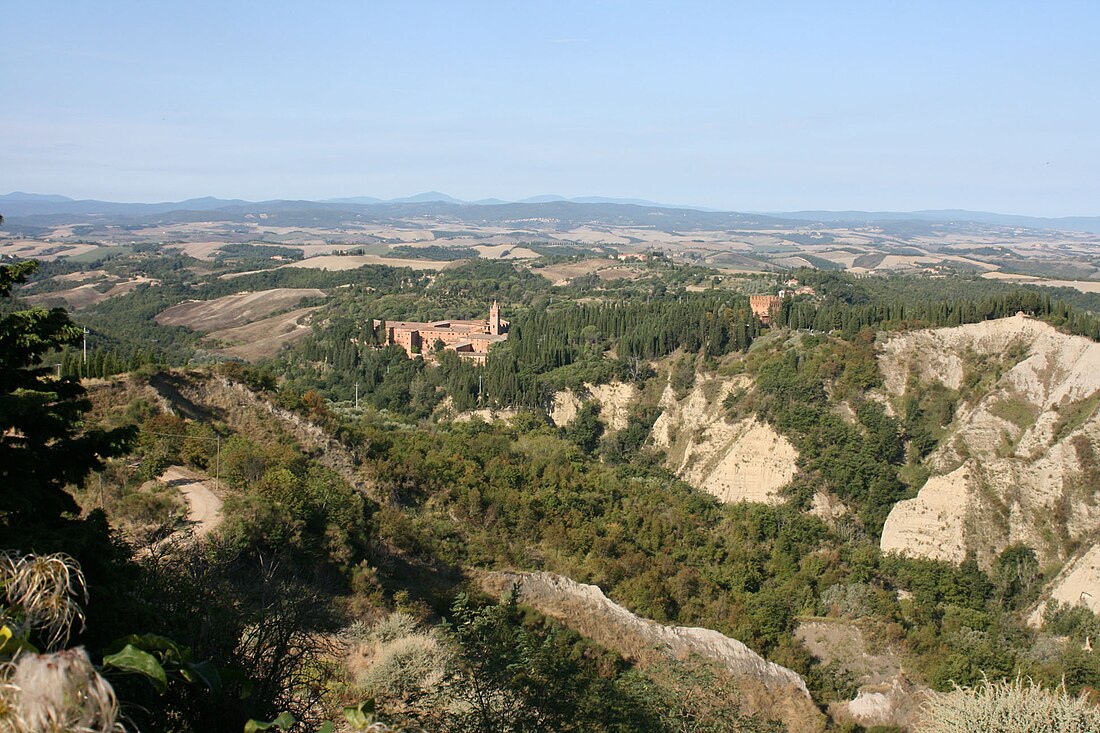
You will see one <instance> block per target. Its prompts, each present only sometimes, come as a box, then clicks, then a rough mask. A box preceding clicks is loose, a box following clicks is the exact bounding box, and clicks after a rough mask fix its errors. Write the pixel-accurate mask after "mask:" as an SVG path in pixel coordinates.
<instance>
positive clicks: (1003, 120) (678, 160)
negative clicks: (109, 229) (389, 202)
mask: <svg viewBox="0 0 1100 733" xmlns="http://www.w3.org/2000/svg"><path fill="white" fill-rule="evenodd" d="M1098 28H1100V3H1097V2H1060V1H1056V0H1048V1H1047V2H1030V3H1016V2H1011V0H1001V1H992V0H991V1H989V2H985V1H979V0H954V1H953V2H943V3H940V2H932V1H924V2H891V1H890V0H878V1H876V2H844V1H843V0H834V1H832V2H793V1H791V2H783V1H782V0H775V1H773V2H763V0H759V1H757V2H733V1H730V2H644V0H633V1H629V2H611V1H607V2H601V1H600V0H588V1H587V2H570V1H569V0H554V1H552V2H541V1H538V2H537V1H535V0H526V1H521V0H512V1H511V2H477V1H476V0H469V1H466V2H457V1H454V0H452V1H450V2H418V1H417V0H404V1H402V2H376V1H371V0H360V1H359V2H324V0H311V2H293V3H292V2H280V1H279V0H267V1H265V2H248V1H245V0H235V1H233V2H225V1H224V0H223V1H222V2H199V1H189V2H174V1H172V0H158V1H157V2H149V1H148V0H142V1H141V2H111V1H110V0H101V1H98V2H93V1H92V0H87V1H77V2H74V1H72V0H69V1H68V2H51V1H50V0H35V1H34V2H18V3H9V4H8V5H7V7H6V8H5V11H4V22H3V24H2V26H0V34H2V36H0V143H2V144H0V193H5V192H8V191H15V190H19V191H28V192H36V193H56V194H63V195H67V196H71V197H73V198H98V199H106V200H113V201H164V200H179V199H184V198H191V197H198V196H219V197H224V198H243V199H249V200H264V199H274V198H291V199H323V198H330V197H344V196H362V195H366V196H377V197H380V198H390V197H397V196H406V195H411V194H415V193H419V192H422V191H427V190H439V191H444V192H447V193H449V194H451V195H453V196H457V197H459V198H463V199H478V198H488V197H498V198H504V199H518V198H523V197H527V196H533V195H538V194H560V195H565V196H588V195H594V196H613V197H635V198H644V199H649V200H654V201H660V202H664V203H672V204H690V205H697V206H706V207H711V208H719V209H728V210H737V211H791V210H798V209H834V210H835V209H844V210H846V209H862V210H918V209H933V208H966V209H977V210H987V211H998V212H1003V213H1017V214H1029V215H1036V216H1067V215H1100V42H1098V40H1097V37H1096V31H1097V29H1098Z"/></svg>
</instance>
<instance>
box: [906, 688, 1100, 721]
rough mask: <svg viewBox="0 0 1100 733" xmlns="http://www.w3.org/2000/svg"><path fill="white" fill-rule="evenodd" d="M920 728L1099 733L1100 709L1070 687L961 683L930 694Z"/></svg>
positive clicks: (921, 715) (920, 717)
mask: <svg viewBox="0 0 1100 733" xmlns="http://www.w3.org/2000/svg"><path fill="white" fill-rule="evenodd" d="M915 730H916V731H917V733H1096V732H1097V731H1100V709H1098V708H1097V707H1096V706H1094V705H1093V704H1091V703H1090V702H1089V701H1088V700H1086V699H1085V698H1083V697H1073V696H1072V695H1070V694H1069V693H1067V692H1066V690H1065V688H1064V687H1059V688H1056V689H1053V690H1048V689H1044V688H1043V687H1042V686H1041V685H1037V684H1034V683H1033V682H1032V681H1031V680H1028V681H1027V682H1026V683H1025V682H1024V681H1023V680H1021V679H1020V678H1017V679H1015V680H1011V681H1010V680H1001V681H999V682H991V681H989V680H988V679H987V680H985V681H984V682H983V683H982V684H981V685H979V686H977V687H958V686H956V687H955V689H954V690H953V691H952V692H948V693H942V694H936V695H932V696H930V697H929V699H928V701H927V702H926V703H925V704H924V706H923V708H922V709H921V712H920V715H919V718H918V723H917V725H916V727H915Z"/></svg>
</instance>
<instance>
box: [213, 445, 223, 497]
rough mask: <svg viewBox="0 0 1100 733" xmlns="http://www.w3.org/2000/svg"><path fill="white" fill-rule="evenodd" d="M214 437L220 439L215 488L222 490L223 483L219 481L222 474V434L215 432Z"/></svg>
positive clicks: (215, 468)
mask: <svg viewBox="0 0 1100 733" xmlns="http://www.w3.org/2000/svg"><path fill="white" fill-rule="evenodd" d="M214 437H215V438H216V439H217V441H218V451H217V454H216V455H215V457H214V490H215V491H220V490H221V484H220V483H219V481H220V479H221V475H222V436H221V435H219V434H217V433H215V434H214Z"/></svg>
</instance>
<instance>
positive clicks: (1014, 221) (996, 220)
mask: <svg viewBox="0 0 1100 733" xmlns="http://www.w3.org/2000/svg"><path fill="white" fill-rule="evenodd" d="M773 216H778V217H781V218H784V219H796V220H801V221H819V222H822V223H830V224H837V223H851V224H859V223H877V222H887V221H889V222H896V221H925V222H936V223H944V224H947V223H958V222H971V223H975V224H988V225H990V226H999V227H1024V228H1026V229H1055V230H1059V231H1077V232H1091V233H1100V216H1066V217H1061V218H1047V217H1040V216H1020V215H1017V214H995V213H992V212H989V211H967V210H965V209H929V210H925V211H783V212H776V213H774V214H773Z"/></svg>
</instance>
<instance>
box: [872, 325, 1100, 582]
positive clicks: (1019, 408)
mask: <svg viewBox="0 0 1100 733" xmlns="http://www.w3.org/2000/svg"><path fill="white" fill-rule="evenodd" d="M880 364H881V367H882V371H883V376H884V380H885V387H886V390H887V391H888V392H889V394H890V395H892V396H900V395H902V394H903V393H904V391H905V388H906V383H907V382H908V381H909V380H910V379H911V378H916V379H917V380H918V381H920V382H922V383H929V382H933V381H938V382H940V383H942V384H943V385H945V386H946V387H948V388H953V389H957V388H959V387H961V386H963V385H964V381H963V380H964V378H965V375H966V373H967V371H968V370H970V371H971V372H972V373H975V375H976V376H977V377H980V378H982V379H984V380H986V383H989V382H992V385H991V386H990V387H989V388H988V391H986V392H985V393H984V394H978V395H972V396H971V399H970V400H969V401H968V402H964V403H963V404H962V405H961V406H960V407H959V408H958V410H957V412H956V414H955V418H954V420H953V422H952V423H951V425H950V426H949V429H948V433H947V435H946V436H944V437H943V439H942V440H941V441H940V447H939V448H938V449H937V450H936V451H935V452H934V453H933V454H932V456H930V457H929V459H928V463H929V466H930V468H931V469H932V476H931V478H930V479H929V480H928V482H927V483H926V484H925V485H924V487H923V488H922V489H921V490H920V493H919V494H918V495H917V497H916V498H913V499H910V500H907V501H902V502H899V503H898V504H897V505H896V506H895V507H894V508H893V510H892V511H891V512H890V515H889V517H888V519H887V520H886V525H885V527H884V529H883V533H882V541H881V547H882V549H883V550H885V551H895V552H900V553H903V554H906V555H911V556H914V557H929V558H936V559H941V560H948V561H953V562H959V561H961V560H963V559H964V557H965V556H966V554H967V552H969V551H973V552H975V553H976V554H977V557H978V560H979V562H980V563H982V564H984V565H988V564H989V563H990V562H992V560H993V558H995V557H996V555H997V554H998V553H999V552H1000V551H1001V550H1003V549H1004V548H1005V547H1006V546H1007V545H1009V544H1012V543H1014V542H1022V543H1024V544H1026V545H1028V546H1030V547H1032V548H1034V549H1035V550H1036V551H1037V553H1038V554H1039V556H1040V559H1041V560H1042V561H1043V562H1044V564H1046V565H1048V566H1049V565H1056V564H1060V563H1061V562H1062V561H1064V560H1065V559H1066V557H1067V554H1068V552H1069V551H1070V550H1072V549H1073V548H1074V546H1075V545H1076V544H1077V543H1078V542H1081V541H1086V540H1087V539H1088V537H1089V536H1091V534H1092V533H1093V532H1094V530H1097V529H1100V493H1098V491H1100V485H1098V481H1097V476H1098V475H1100V474H1098V473H1097V471H1098V466H1097V458H1096V457H1097V456H1098V455H1100V416H1098V414H1097V407H1098V405H1100V344H1097V343H1095V342H1093V341H1090V340H1089V339H1086V338H1083V337H1080V336H1069V335H1066V334H1063V333H1060V332H1059V331H1057V330H1056V329H1054V328H1053V327H1051V326H1049V325H1047V324H1045V323H1042V322H1040V321H1036V320H1034V319H1031V318H1026V317H1023V316H1017V317H1014V318H1004V319H1000V320H996V321H986V322H984V323H975V324H970V325H965V326H958V327H953V328H938V329H930V330H925V331H916V332H912V333H908V334H904V335H900V336H895V337H894V338H891V339H890V340H889V341H887V342H886V344H885V346H884V349H883V355H882V357H881V361H880ZM998 373H999V374H1000V376H999V377H998V376H997V375H998ZM1098 595H1100V594H1098Z"/></svg>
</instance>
